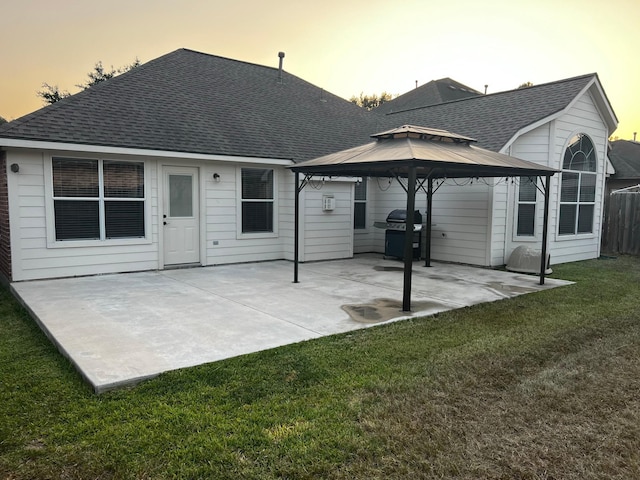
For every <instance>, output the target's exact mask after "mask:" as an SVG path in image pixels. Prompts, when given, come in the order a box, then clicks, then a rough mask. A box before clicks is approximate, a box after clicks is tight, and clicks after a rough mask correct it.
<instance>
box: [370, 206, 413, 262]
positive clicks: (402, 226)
mask: <svg viewBox="0 0 640 480" xmlns="http://www.w3.org/2000/svg"><path fill="white" fill-rule="evenodd" d="M383 225H384V227H383V228H385V234H384V256H385V257H395V258H400V259H404V236H405V232H406V230H407V211H406V210H393V211H391V212H390V213H389V215H387V221H386V223H383V224H382V225H380V224H376V226H379V227H382V226H383ZM421 251H422V215H421V214H420V211H419V210H416V211H415V212H414V213H413V258H414V260H415V259H419V258H420V252H421Z"/></svg>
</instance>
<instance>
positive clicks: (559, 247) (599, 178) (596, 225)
mask: <svg viewBox="0 0 640 480" xmlns="http://www.w3.org/2000/svg"><path fill="white" fill-rule="evenodd" d="M555 131H556V136H555V152H554V157H553V158H554V164H553V165H551V166H552V167H553V168H557V169H558V170H560V169H562V162H563V160H564V152H565V149H566V147H567V144H568V142H569V140H570V139H571V138H573V136H574V135H576V134H578V133H584V134H586V135H588V136H589V138H590V139H591V141H592V142H593V146H594V148H595V150H596V158H597V161H598V164H597V172H596V187H595V198H596V201H595V204H594V212H593V233H591V234H583V235H577V236H573V235H570V236H564V235H558V222H559V217H558V213H559V211H558V209H557V208H555V209H553V212H552V215H551V216H550V220H549V232H550V233H549V238H550V239H551V240H552V242H551V245H550V246H551V248H550V251H551V255H552V257H551V259H552V262H553V263H563V262H572V261H576V260H586V259H589V258H597V257H598V255H599V254H600V232H601V230H602V223H601V218H602V201H603V197H602V196H603V194H604V189H603V186H604V170H605V169H604V162H605V159H606V158H607V157H606V148H607V141H608V132H607V129H606V127H605V125H604V123H603V121H602V119H601V117H600V114H599V112H598V110H597V108H596V106H595V104H594V102H593V100H592V98H591V95H590V94H589V93H587V94H585V95H584V96H582V97H581V98H580V99H579V100H578V101H577V102H576V103H575V104H574V105H573V107H572V108H571V109H570V111H569V112H567V113H566V114H565V115H563V116H562V117H560V118H559V119H558V120H557V121H556V128H555ZM560 189H561V186H560V178H559V175H556V176H555V178H554V181H553V182H552V189H551V198H552V205H558V201H559V198H560Z"/></svg>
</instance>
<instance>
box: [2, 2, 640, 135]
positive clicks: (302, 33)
mask: <svg viewBox="0 0 640 480" xmlns="http://www.w3.org/2000/svg"><path fill="white" fill-rule="evenodd" d="M0 1H1V2H2V4H1V5H0V116H1V117H3V118H5V119H7V120H13V119H15V118H18V117H20V116H22V115H25V114H27V113H30V112H32V111H34V110H37V109H38V108H41V107H42V105H43V104H42V100H41V99H40V98H39V97H37V95H36V92H37V91H38V90H41V89H42V84H43V83H44V82H46V83H49V84H51V85H57V86H59V87H60V88H61V89H62V90H67V91H69V92H71V93H75V92H77V91H78V88H77V87H76V84H79V83H83V82H84V81H85V80H86V74H87V73H88V72H89V71H91V70H92V69H93V67H94V65H95V63H96V62H97V61H102V63H103V64H104V66H105V67H110V66H113V67H115V68H118V67H122V66H124V65H127V64H130V63H132V62H133V61H134V60H135V59H136V58H138V59H139V60H140V61H141V62H142V63H144V62H147V61H149V60H152V59H154V58H157V57H159V56H161V55H164V54H166V53H169V52H171V51H174V50H176V49H179V48H189V49H192V50H197V51H200V52H204V53H210V54H213V55H219V56H223V57H228V58H234V59H237V60H242V61H246V62H251V63H257V64H261V65H268V66H273V67H277V66H278V52H279V51H283V52H285V55H286V56H285V58H284V69H285V70H286V71H287V72H289V73H291V74H294V75H296V76H298V77H301V78H302V79H304V80H306V81H308V82H311V83H313V84H315V85H317V86H318V87H321V88H324V89H325V90H327V91H329V92H332V93H334V94H336V95H339V96H341V97H344V98H347V99H348V98H350V97H351V96H352V95H359V94H360V92H363V93H365V94H373V93H377V94H379V93H381V92H383V91H384V92H388V93H391V94H394V95H395V94H402V93H405V92H407V91H408V90H411V89H412V88H415V86H416V81H417V82H418V85H422V84H424V83H427V82H429V81H430V80H435V79H439V78H443V77H451V78H453V79H454V80H457V81H459V82H461V83H463V84H465V85H467V86H469V87H472V88H475V89H476V90H479V91H481V92H483V91H484V88H485V87H484V86H485V85H488V93H494V92H498V91H503V90H511V89H514V88H517V87H518V86H519V85H521V84H522V83H524V82H532V83H533V84H541V83H546V82H552V81H555V80H560V79H563V78H569V77H574V76H577V75H583V74H586V73H594V72H595V73H597V74H598V76H599V78H600V81H601V83H602V85H603V87H604V90H605V92H606V94H607V96H608V98H609V101H610V102H611V105H612V107H613V110H614V112H615V114H616V116H617V117H618V121H619V125H618V129H617V130H616V131H615V132H613V135H614V136H617V137H619V138H621V139H632V138H633V132H636V131H637V132H639V133H640V94H639V93H638V88H639V87H640V61H639V53H640V51H639V49H640V27H638V21H639V20H640V1H639V0H536V1H535V2H533V1H531V0H529V1H522V0H501V1H497V0H496V1H493V0H474V1H471V0H448V1H442V0H439V1H433V0H402V1H394V0H386V1H380V0H321V1H316V0H268V1H265V0H234V1H233V2H230V1H228V0H224V1H223V0H208V1H206V0H108V1H100V2H87V1H86V0H56V1H53V2H52V1H51V0H0ZM638 138H639V139H640V137H638Z"/></svg>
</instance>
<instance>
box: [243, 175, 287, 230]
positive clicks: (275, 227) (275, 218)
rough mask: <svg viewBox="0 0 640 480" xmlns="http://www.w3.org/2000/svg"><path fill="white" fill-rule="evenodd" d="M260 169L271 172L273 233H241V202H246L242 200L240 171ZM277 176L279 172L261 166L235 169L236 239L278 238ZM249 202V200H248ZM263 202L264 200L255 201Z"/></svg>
mask: <svg viewBox="0 0 640 480" xmlns="http://www.w3.org/2000/svg"><path fill="white" fill-rule="evenodd" d="M243 168H252V169H256V168H257V169H262V170H271V171H272V172H273V199H272V202H273V232H253V233H251V232H247V233H245V232H243V231H242V202H243V201H246V200H243V198H242V169H243ZM278 176H279V171H278V170H276V169H275V168H272V167H268V166H266V165H265V166H263V165H259V166H258V165H238V166H237V167H236V239H237V240H246V239H250V238H278V225H279V222H278V210H279V209H278V205H279V203H278ZM249 201H251V200H249ZM255 201H260V202H264V201H265V200H255Z"/></svg>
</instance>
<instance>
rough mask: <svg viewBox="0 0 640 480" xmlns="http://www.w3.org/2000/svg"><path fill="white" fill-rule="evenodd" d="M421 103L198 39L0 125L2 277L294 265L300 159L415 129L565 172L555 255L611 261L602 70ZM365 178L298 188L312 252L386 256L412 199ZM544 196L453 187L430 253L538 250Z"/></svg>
mask: <svg viewBox="0 0 640 480" xmlns="http://www.w3.org/2000/svg"><path fill="white" fill-rule="evenodd" d="M274 63H275V62H274ZM437 82H439V81H436V85H438V84H437ZM451 82H453V81H451ZM455 83H457V82H455ZM430 88H431V87H430ZM448 90H451V91H453V90H452V89H448ZM445 91H447V90H445ZM458 93H459V92H458ZM467 93H473V92H467ZM400 98H402V97H398V99H400ZM398 99H396V100H398ZM405 100H407V98H405ZM436 100H437V99H436ZM416 101H417V102H418V103H419V104H412V102H409V101H407V102H406V103H404V104H403V105H402V108H399V106H400V103H396V108H395V109H394V110H393V112H391V111H389V112H385V111H384V110H380V109H376V110H374V111H372V112H367V111H365V110H363V109H360V108H359V107H357V106H355V105H353V104H352V103H350V102H348V101H347V100H344V99H342V98H340V97H337V96H335V95H332V94H330V93H328V92H326V91H325V90H323V89H322V88H320V87H317V86H315V85H312V84H310V83H308V82H306V81H304V80H302V79H300V78H298V77H296V76H294V75H291V74H290V73H288V72H286V71H283V70H281V69H279V68H271V67H266V66H261V65H255V64H250V63H246V62H241V61H237V60H233V59H227V58H222V57H218V56H214V55H208V54H203V53H199V52H195V51H191V50H186V49H180V50H177V51H175V52H172V53H169V54H167V55H164V56H162V57H159V58H157V59H155V60H152V61H150V62H148V63H146V64H143V65H142V66H140V67H137V68H135V69H133V70H131V71H129V72H127V73H125V74H122V75H120V76H118V77H115V78H113V79H111V80H109V81H107V82H104V83H103V84H100V85H97V86H95V87H92V88H90V89H88V90H86V91H83V92H80V93H78V94H76V95H73V96H72V97H69V98H67V99H64V100H62V101H60V102H58V103H56V104H54V105H51V106H48V107H45V108H43V109H40V110H38V111H36V112H33V113H31V114H29V115H26V116H24V117H22V118H19V119H17V120H14V121H12V122H10V123H8V124H6V125H2V126H0V273H2V275H3V276H4V277H5V278H6V279H8V280H10V281H23V280H33V279H40V278H54V277H67V276H76V275H91V274H100V273H115V272H128V271H140V270H154V269H164V268H169V267H173V266H184V265H193V266H200V265H202V266H205V265H218V264H225V263H235V262H251V261H262V260H274V259H292V258H293V236H294V235H293V234H294V231H293V230H294V228H293V223H294V219H293V203H294V192H295V186H294V178H293V177H294V176H293V174H292V173H291V172H290V171H289V170H288V169H287V168H286V167H287V166H290V165H293V164H294V163H296V162H299V161H302V160H307V159H309V158H314V157H317V156H320V155H324V154H327V153H331V152H335V151H339V150H342V149H346V148H349V147H353V146H356V145H360V144H363V143H366V142H368V141H370V138H369V135H371V134H373V133H376V132H379V131H383V130H386V129H389V128H393V127H398V126H400V125H403V124H415V125H421V126H427V127H433V128H441V129H446V130H449V131H452V132H455V133H458V134H462V135H467V136H471V137H474V138H476V139H478V144H479V146H481V147H485V148H489V149H492V150H494V151H499V152H502V153H507V154H510V155H513V156H516V157H520V158H522V159H525V160H530V161H533V162H537V163H540V164H541V165H546V166H551V167H554V168H557V169H558V170H562V173H561V175H556V176H555V177H553V181H552V184H551V189H552V194H551V219H550V221H551V223H550V225H551V227H550V231H551V235H550V241H549V250H550V252H551V256H552V261H555V262H556V263H557V262H566V261H573V260H580V259H585V258H594V257H597V256H598V255H599V248H600V246H599V245H600V230H601V221H602V199H603V194H604V180H605V176H606V175H605V173H606V145H607V138H608V137H609V135H610V134H611V132H613V130H615V128H616V125H617V119H616V117H615V114H614V113H613V110H612V108H611V106H610V104H609V102H608V100H607V97H606V95H605V93H604V90H603V88H602V85H601V84H600V81H599V79H598V77H597V75H595V74H590V75H584V76H580V77H575V78H571V79H566V80H560V81H557V82H552V83H548V84H544V85H538V86H534V87H529V88H524V89H519V90H513V91H510V92H502V93H495V94H491V95H479V94H478V92H475V93H474V95H473V96H471V95H469V96H464V98H459V99H451V98H441V99H440V100H437V103H436V104H431V105H426V106H425V104H424V103H423V102H424V99H420V98H418V100H416ZM389 103H391V102H389ZM383 106H384V104H383ZM361 180H362V181H360V179H352V178H318V179H315V180H313V181H312V182H310V185H309V186H307V187H306V188H305V189H304V190H303V191H302V193H301V196H300V201H301V208H302V213H303V215H302V220H301V225H300V239H301V241H300V252H299V253H300V260H301V261H302V262H305V261H315V260H327V259H337V258H349V257H351V256H353V255H354V253H358V252H380V253H382V252H384V241H385V239H384V233H385V232H384V229H379V228H375V223H376V222H384V220H385V219H386V216H387V214H388V213H389V212H390V211H391V210H393V209H396V208H403V206H404V205H405V202H404V199H405V193H404V190H403V189H402V188H401V187H400V186H398V185H397V183H396V182H393V181H392V179H391V178H389V179H388V180H387V179H366V178H364V179H361ZM311 187H314V188H311ZM542 197H543V196H542V195H541V194H540V193H538V192H537V191H536V188H535V183H534V182H532V181H530V180H529V179H503V180H502V181H498V182H495V181H493V180H491V181H484V180H482V179H468V180H467V181H459V180H457V181H450V180H447V181H445V183H444V184H443V185H441V186H440V187H439V189H438V191H437V192H436V194H435V195H434V211H433V222H434V224H435V225H434V228H433V234H432V245H433V246H432V258H433V259H434V260H445V261H454V262H462V263H468V264H472V265H482V266H497V265H503V264H504V263H506V261H507V259H508V257H509V255H510V253H511V251H512V250H513V249H514V248H515V247H517V246H519V245H523V244H524V245H527V244H531V245H532V246H539V245H540V240H541V233H542V232H541V230H542V210H543V206H542V200H543V198H542ZM327 198H331V199H332V201H330V202H327V201H326V200H327ZM416 201H417V202H418V205H421V204H422V205H424V204H425V203H426V198H425V195H424V194H420V195H418V196H417V199H416ZM421 202H424V203H421ZM421 210H422V211H423V213H424V208H421Z"/></svg>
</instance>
